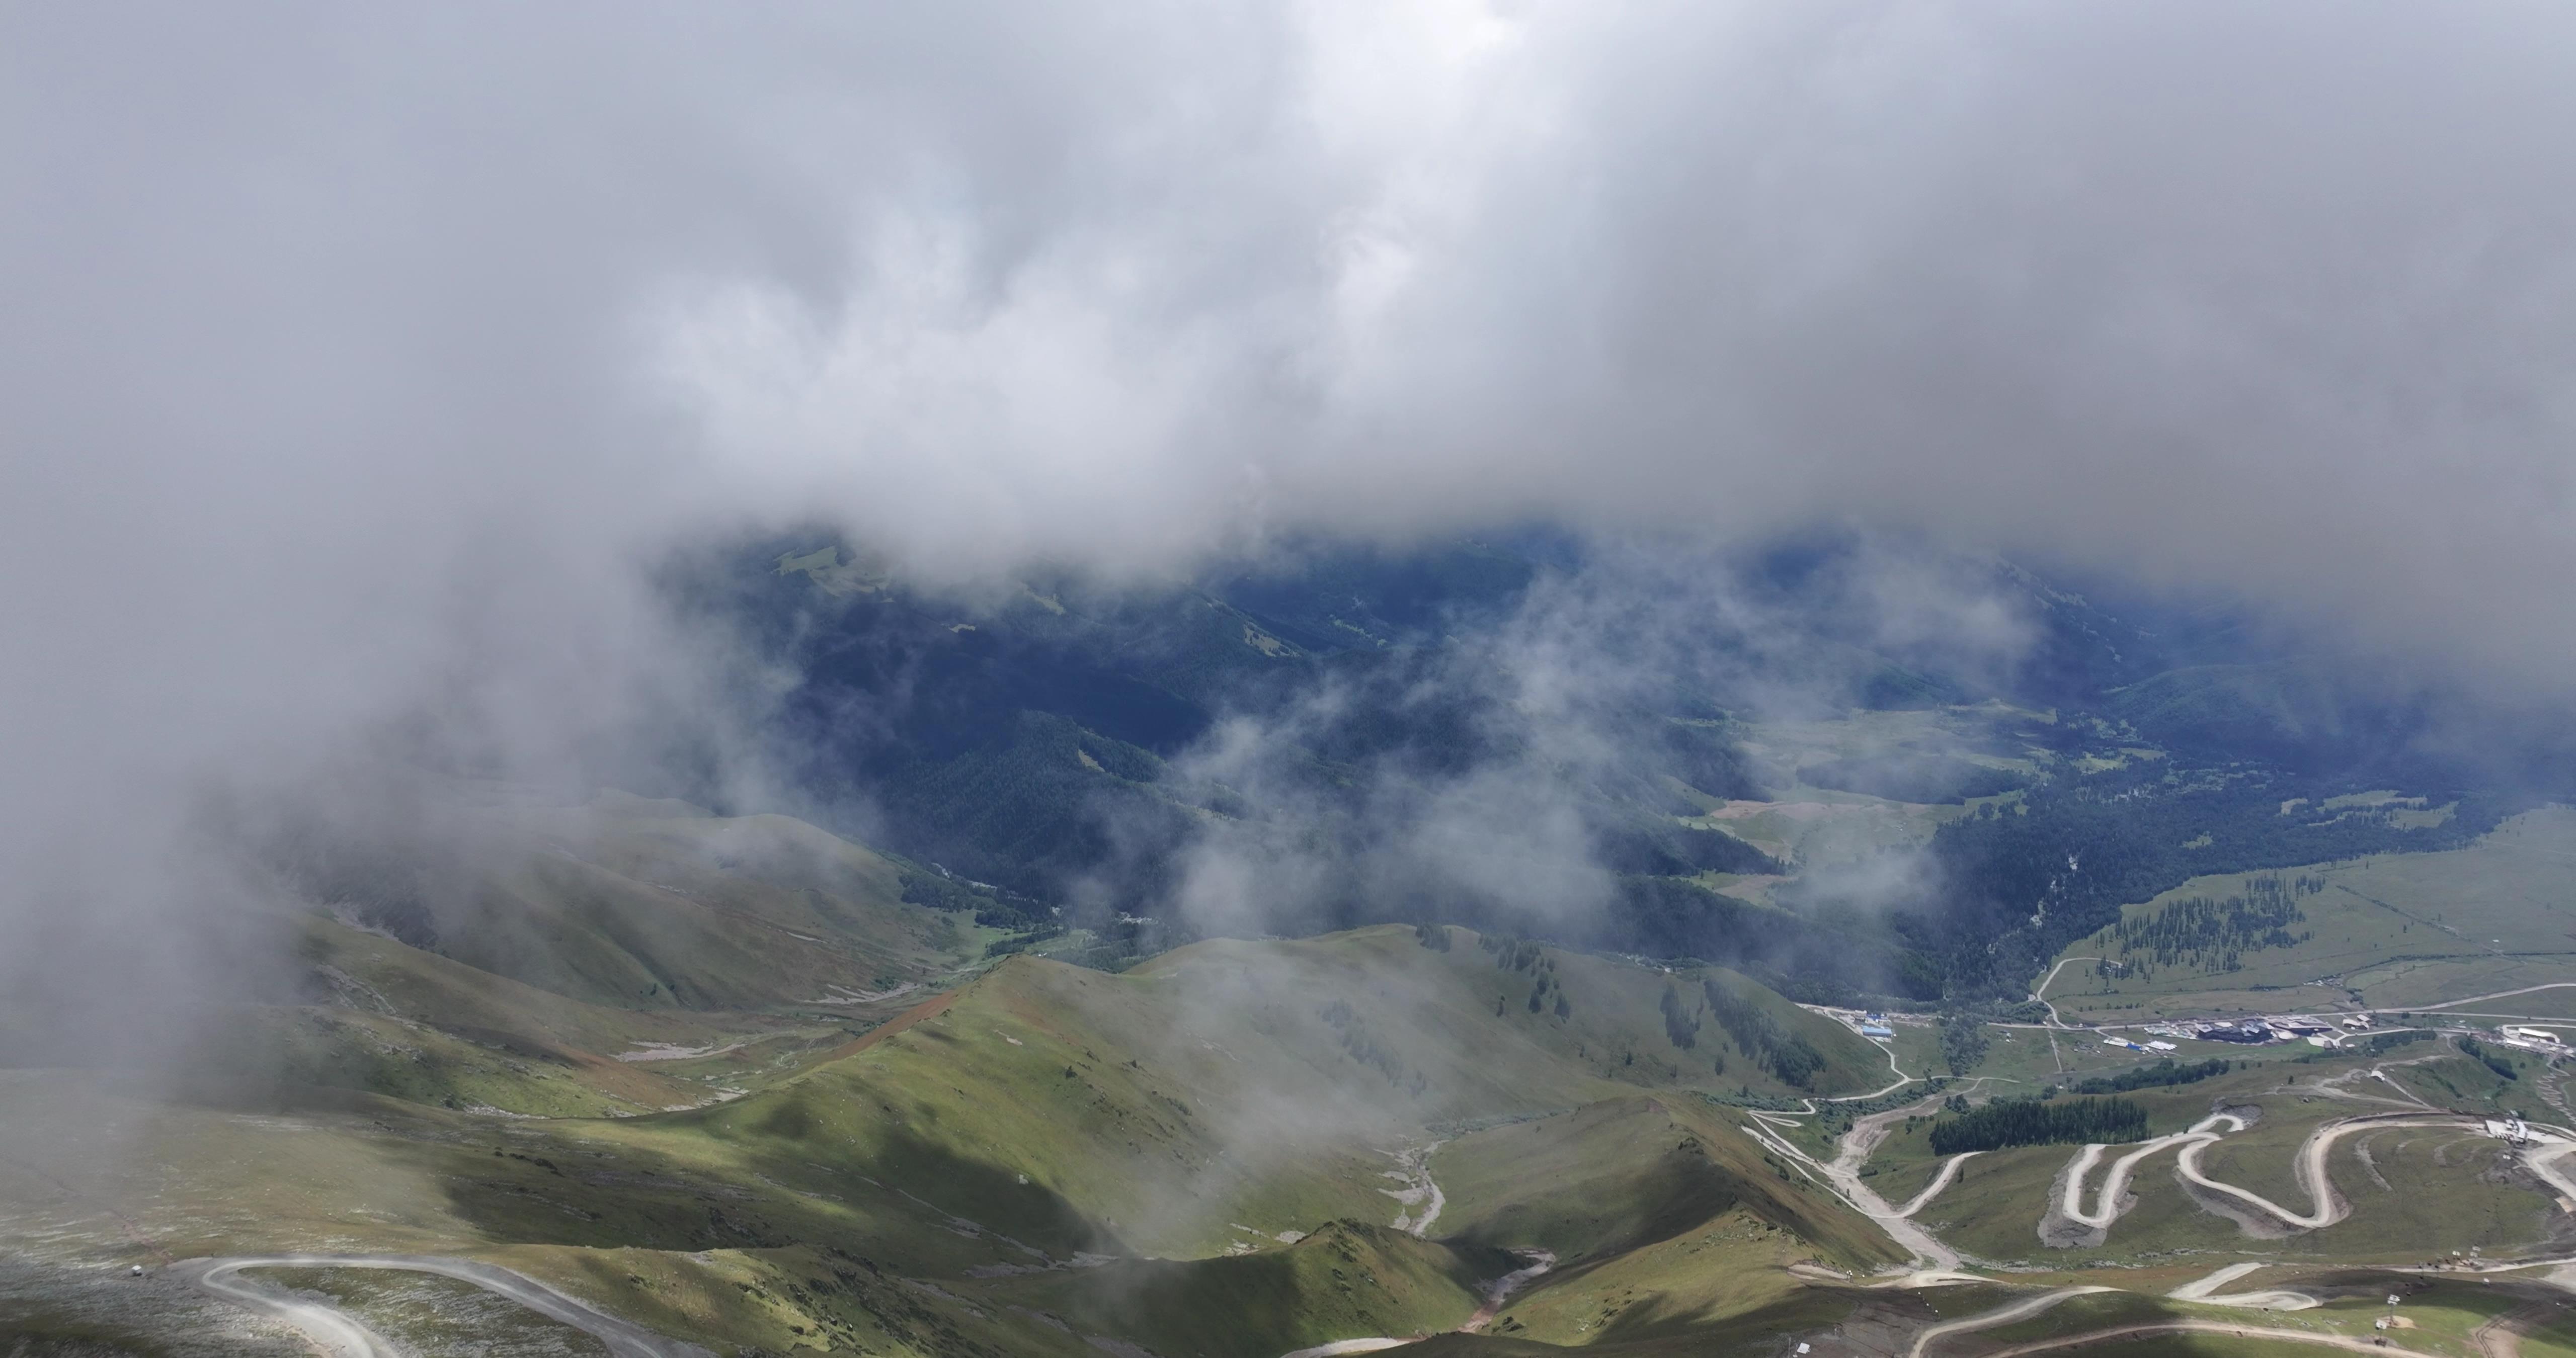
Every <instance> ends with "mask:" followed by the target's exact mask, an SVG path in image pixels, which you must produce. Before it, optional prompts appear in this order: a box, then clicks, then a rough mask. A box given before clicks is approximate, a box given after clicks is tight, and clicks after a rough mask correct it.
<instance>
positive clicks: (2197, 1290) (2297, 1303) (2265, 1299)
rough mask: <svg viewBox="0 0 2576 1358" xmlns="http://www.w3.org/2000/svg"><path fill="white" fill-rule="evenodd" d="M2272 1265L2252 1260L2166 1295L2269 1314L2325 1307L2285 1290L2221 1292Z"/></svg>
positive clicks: (2305, 1296) (2310, 1298)
mask: <svg viewBox="0 0 2576 1358" xmlns="http://www.w3.org/2000/svg"><path fill="white" fill-rule="evenodd" d="M2271 1264H2272V1261H2270V1260H2268V1259H2249V1260H2247V1261H2245V1262H2244V1263H2241V1264H2229V1265H2228V1266H2227V1267H2225V1268H2222V1269H2220V1270H2218V1271H2217V1272H2216V1273H2212V1274H2210V1275H2209V1276H2208V1277H2206V1278H2202V1279H2199V1280H2198V1281H2195V1282H2188V1283H2184V1284H2183V1285H2182V1286H2180V1287H2177V1288H2175V1289H2174V1290H2172V1291H2171V1292H2167V1293H2166V1294H2165V1295H2166V1296H2167V1297H2169V1298H2171V1299H2172V1300H2174V1301H2196V1302H2199V1303H2200V1304H2201V1305H2203V1306H2245V1307H2261V1308H2262V1309H2264V1310H2266V1311H2305V1310H2309V1309H2311V1308H2313V1307H2318V1306H2323V1305H2324V1304H2325V1303H2324V1302H2321V1301H2319V1300H2317V1299H2316V1298H2314V1297H2311V1296H2309V1295H2308V1294H2307V1293H2305V1292H2292V1291H2288V1290H2286V1289H2283V1288H2261V1289H2257V1290H2255V1291H2252V1292H2221V1291H2219V1290H2218V1289H2220V1288H2222V1287H2225V1286H2226V1285H2228V1284H2229V1283H2232V1282H2234V1281H2236V1280H2237V1279H2239V1278H2242V1277H2244V1276H2245V1275H2246V1274H2248V1273H2254V1272H2258V1271H2260V1270H2262V1269H2265V1268H2269V1267H2271Z"/></svg>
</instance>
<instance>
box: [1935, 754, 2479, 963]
mask: <svg viewBox="0 0 2576 1358" xmlns="http://www.w3.org/2000/svg"><path fill="white" fill-rule="evenodd" d="M2344 790H2346V789H2345V788H2344V787H2343V786H2342V785H2340V784H2322V783H2319V782H2316V781H2312V780H2310V779H2306V778H2301V777H2297V776H2293V775H2290V774H2287V773H2283V772H2280V771H2277V770H2263V769H2232V770H2218V769H2200V770H2191V769H2178V768H2166V767H2163V766H2162V765H2160V764H2157V763H2149V762H2145V761H2141V762H2140V763H2138V764H2134V765H2131V766H2129V767H2127V768H2123V769H2115V770H2108V771H2105V772H2103V773H2099V774H2094V775H2089V776H2085V777H2080V778H2074V777H2068V778H2059V779H2057V780H2055V781H2052V782H2047V783H2042V784H2039V785H2036V786H2034V787H2032V788H2031V789H2029V791H2028V792H2027V793H2026V794H2025V795H2024V797H2023V799H2022V801H2021V803H2020V804H2019V806H2018V807H2016V808H2014V809H2012V810H2009V811H2004V812H2000V813H1998V812H1996V811H1995V810H1993V809H1992V808H1987V809H1985V810H1983V811H1981V813H1980V814H1978V815H1975V816H1963V817H1960V818H1959V819H1957V820H1953V821H1950V822H1948V823H1946V824H1944V825H1942V826H1941V828H1940V829H1939V830H1937V831H1935V832H1934V834H1933V837H1932V844H1931V849H1930V852H1931V855H1932V857H1933V858H1934V859H1935V860H1936V861H1937V863H1938V864H1939V867H1940V872H1939V873H1938V874H1937V878H1938V880H1939V881H1941V882H1942V883H1943V884H1944V886H1943V889H1942V891H1941V893H1940V894H1939V895H1938V896H1937V897H1933V898H1928V899H1926V900H1925V901H1924V903H1923V904H1922V905H1921V906H1919V907H1916V908H1913V909H1909V910H1906V911H1904V912H1902V914H1901V915H1900V916H1899V918H1898V919H1897V921H1896V926H1897V928H1898V930H1899V931H1900V933H1901V934H1902V935H1903V937H1904V941H1905V942H1906V943H1907V944H1908V945H1909V946H1911V947H1913V948H1915V949H1918V950H1920V951H1921V952H1922V953H1923V954H1925V955H1926V956H1927V957H1929V958H1931V959H1933V960H1934V961H1935V963H1936V964H1937V966H1938V969H1939V972H1940V976H1941V985H1942V990H1943V993H1944V994H1946V995H1948V996H1950V997H1952V998H1954V999H1955V998H1966V997H1976V996H1993V997H1998V998H2009V999H2019V998H2021V996H2022V995H2023V994H2025V993H2027V992H2028V990H2029V988H2030V980H2031V978H2032V977H2034V976H2036V975H2038V974H2039V972H2040V971H2041V970H2043V969H2044V968H2046V967H2047V965H2048V959H2050V958H2052V957H2054V956H2056V955H2057V954H2058V953H2060V952H2062V951H2064V950H2065V948H2066V947H2067V945H2068V944H2071V943H2073V942H2075V941H2076V940H2078V939H2081V938H2085V937H2088V936H2090V935H2092V934H2094V933H2095V932H2097V931H2099V930H2101V929H2102V928H2104V927H2105V926H2108V925H2112V924H2116V923H2118V922H2119V918H2120V906H2121V904H2122V903H2123V902H2127V901H2143V900H2150V899H2153V898H2154V897H2156V896H2158V895H2160V894H2162V893H2164V892H2166V891H2170V890H2172V889H2173V888H2175V887H2178V886H2180V885H2182V884H2183V883H2184V882H2185V881H2187V880H2189V879H2190V878H2192V877H2194V876H2198V875H2201V874H2205V873H2219V872H2245V871H2251V870H2256V869H2266V868H2287V867H2293V866H2296V865H2299V864H2303V863H2325V862H2333V861H2336V860H2340V859H2348V858H2356V857H2359V856H2361V855H2364V854H2371V853H2387V852H2408V853H2421V852H2427V851H2431V850H2436V849H2452V848H2458V847H2460V846H2461V845H2463V844H2466V843H2468V842H2469V841H2470V840H2473V839H2475V838H2476V837H2478V836H2479V835H2482V834H2485V833H2486V832H2487V831H2489V830H2491V829H2493V828H2495V826H2496V824H2497V822H2499V821H2500V820H2502V819H2503V818H2504V817H2505V816H2507V815H2510V814H2512V813H2513V812H2515V811H2518V810H2521V809H2523V807H2524V805H2525V801H2524V800H2523V799H2521V798H2519V797H2509V796H2498V795H2487V794H2481V793H2475V792H2470V793H2463V794H2461V795H2460V796H2459V798H2458V805H2457V810H2456V811H2455V813H2454V814H2453V815H2452V817H2451V818H2450V819H2449V820H2447V821H2444V822H2443V823H2441V824H2440V825H2436V826H2426V827H2420V828H2410V827H2407V826H2401V825H2398V824H2396V823H2395V822H2393V821H2391V820H2390V819H2389V817H2388V816H2387V815H2385V814H2380V813H2376V812H2373V813H2367V814H2358V813H2357V814H2352V815H2346V816H2342V817H2338V818H2337V819H2335V820H2332V821H2327V822H2322V823H2315V824H2311V823H2307V822H2304V821H2301V820H2299V819H2298V818H2296V817H2291V816H2283V815H2281V814H2280V807H2281V803H2282V802H2283V801H2284V800H2286V799H2288V798H2291V797H2295V796H2299V795H2302V794H2306V795H2312V796H2319V797H2323V796H2331V795H2334V794H2335V793H2336V792H2340V791H2344ZM2186 844H2192V845H2194V847H2191V848H2185V847H2184V845H2186Z"/></svg>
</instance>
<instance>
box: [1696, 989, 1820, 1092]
mask: <svg viewBox="0 0 2576 1358" xmlns="http://www.w3.org/2000/svg"><path fill="white" fill-rule="evenodd" d="M1700 990H1701V992H1702V994H1703V996H1704V997H1705V998H1706V999H1707V1001H1708V1014H1709V1017H1711V1018H1713V1019H1716V1020H1717V1026H1719V1027H1721V1028H1724V1029H1725V1030H1726V1035H1727V1036H1728V1037H1730V1038H1733V1039H1734V1040H1735V1049H1736V1050H1737V1051H1740V1052H1742V1053H1744V1054H1745V1055H1746V1056H1748V1057H1750V1058H1752V1060H1753V1063H1754V1064H1755V1065H1758V1066H1760V1067H1762V1068H1763V1069H1764V1070H1767V1071H1769V1072H1771V1074H1772V1076H1773V1077H1774V1078H1776V1079H1778V1080H1779V1081H1780V1082H1781V1083H1782V1084H1786V1085H1792V1086H1795V1087H1796V1088H1799V1089H1804V1088H1806V1087H1807V1086H1808V1085H1811V1084H1813V1083H1815V1079H1816V1073H1817V1072H1818V1071H1821V1070H1823V1069H1824V1068H1825V1054H1824V1053H1823V1052H1820V1051H1817V1050H1816V1044H1814V1043H1812V1042H1809V1041H1808V1040H1807V1035H1806V1034H1804V1033H1793V1032H1791V1031H1789V1029H1788V1027H1787V1026H1786V1025H1784V1024H1782V1023H1781V1022H1780V1020H1779V1019H1778V1018H1777V1017H1775V1016H1773V1014H1772V1013H1771V1011H1769V1010H1767V1009H1764V1008H1763V1007H1762V1006H1761V1005H1760V1004H1759V1003H1757V1002H1755V1001H1753V1000H1750V999H1747V998H1745V997H1744V996H1742V995H1740V994H1737V993H1736V991H1735V988H1734V987H1733V986H1730V985H1728V984H1726V983H1725V982H1723V981H1721V980H1719V979H1718V978H1716V977H1714V976H1706V977H1702V978H1701V980H1700ZM1666 993H1667V994H1671V993H1672V992H1669V991H1667V992H1666ZM1676 1000H1678V997H1676Z"/></svg>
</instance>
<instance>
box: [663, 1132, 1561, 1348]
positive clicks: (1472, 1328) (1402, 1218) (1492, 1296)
mask: <svg viewBox="0 0 2576 1358" xmlns="http://www.w3.org/2000/svg"><path fill="white" fill-rule="evenodd" d="M1447 1144H1448V1143H1447V1142H1445V1141H1434V1142H1432V1143H1431V1144H1430V1145H1427V1146H1424V1147H1421V1148H1420V1149H1418V1150H1408V1151H1404V1152H1400V1153H1399V1154H1398V1157H1397V1158H1398V1160H1399V1162H1400V1163H1402V1164H1403V1166H1404V1168H1405V1178H1406V1180H1407V1181H1408V1182H1410V1183H1412V1184H1413V1185H1414V1187H1413V1188H1410V1189H1407V1190H1406V1191H1405V1193H1402V1194H1399V1193H1395V1192H1392V1191H1390V1190H1388V1189H1379V1190H1378V1191H1379V1192H1381V1193H1386V1194H1387V1195H1388V1196H1390V1197H1394V1198H1397V1199H1398V1200H1399V1201H1402V1202H1404V1203H1405V1204H1406V1205H1407V1206H1408V1207H1410V1206H1411V1205H1412V1203H1413V1202H1414V1201H1415V1198H1414V1197H1412V1196H1408V1195H1409V1194H1416V1193H1427V1195H1428V1197H1429V1199H1430V1203H1431V1206H1430V1207H1429V1208H1428V1209H1426V1210H1425V1211H1424V1212H1423V1214H1422V1218H1421V1220H1419V1221H1413V1222H1410V1223H1409V1224H1408V1220H1407V1218H1408V1216H1409V1215H1410V1214H1409V1213H1406V1214H1399V1215H1398V1216H1397V1217H1396V1219H1395V1227H1396V1229H1397V1230H1400V1231H1410V1232H1411V1233H1413V1234H1414V1235H1417V1236H1419V1235H1421V1234H1422V1232H1423V1230H1424V1229H1425V1228H1427V1227H1428V1226H1430V1225H1431V1223H1432V1221H1433V1220H1434V1219H1436V1218H1438V1217H1439V1215H1440V1207H1441V1204H1443V1203H1445V1202H1447V1201H1448V1199H1447V1198H1446V1197H1445V1196H1444V1195H1443V1194H1442V1193H1441V1192H1440V1184H1439V1183H1438V1181H1436V1180H1434V1179H1433V1178H1432V1177H1431V1153H1432V1152H1433V1151H1436V1150H1438V1149H1440V1148H1441V1147H1442V1146H1445V1145H1447ZM1512 1253H1513V1254H1515V1255H1517V1256H1519V1258H1520V1260H1521V1266H1520V1267H1519V1268H1516V1269H1513V1270H1512V1271H1511V1272H1509V1273H1506V1274H1504V1275H1503V1276H1501V1277H1499V1278H1496V1279H1495V1280H1493V1281H1492V1282H1490V1283H1487V1284H1486V1285H1485V1299H1484V1300H1483V1301H1482V1302H1480V1303H1478V1304H1477V1307H1476V1310H1475V1312H1474V1314H1472V1315H1470V1316H1468V1317H1467V1318H1466V1319H1465V1320H1464V1321H1461V1322H1460V1323H1459V1325H1458V1327H1457V1328H1456V1329H1454V1330H1450V1331H1448V1333H1450V1334H1477V1333H1481V1332H1482V1331H1483V1330H1484V1328H1485V1327H1486V1326H1488V1325H1491V1324H1493V1323H1494V1317H1496V1316H1498V1315H1501V1314H1502V1313H1503V1304H1504V1303H1506V1302H1508V1301H1510V1300H1511V1299H1512V1297H1513V1295H1514V1294H1515V1293H1518V1292H1519V1291H1520V1290H1521V1289H1522V1288H1524V1287H1527V1286H1529V1285H1530V1283H1531V1282H1532V1281H1534V1280H1536V1279H1537V1278H1538V1277H1540V1276H1541V1275H1542V1274H1545V1273H1546V1272H1548V1271H1549V1270H1550V1269H1553V1268H1555V1267H1556V1253H1555V1251H1553V1250H1542V1249H1516V1250H1513V1251H1512ZM1428 1337H1429V1336H1427V1335H1415V1336H1413V1337H1412V1338H1409V1339H1398V1338H1396V1337H1394V1336H1393V1335H1383V1334H1373V1335H1364V1336H1362V1337H1360V1338H1357V1339H1336V1340H1334V1341H1333V1342H1331V1343H1329V1344H1317V1345H1315V1346H1314V1347H1312V1348H1303V1349H1294V1350H1291V1351H1290V1352H1287V1353H1284V1354H1281V1355H1280V1356H1279V1358H1342V1355H1344V1354H1352V1353H1376V1352H1378V1351H1380V1350H1382V1349H1392V1348H1401V1347H1403V1346H1404V1345H1406V1344H1418V1343H1420V1342H1422V1340H1424V1339H1426V1338H1428ZM621 1358H622V1355H621Z"/></svg>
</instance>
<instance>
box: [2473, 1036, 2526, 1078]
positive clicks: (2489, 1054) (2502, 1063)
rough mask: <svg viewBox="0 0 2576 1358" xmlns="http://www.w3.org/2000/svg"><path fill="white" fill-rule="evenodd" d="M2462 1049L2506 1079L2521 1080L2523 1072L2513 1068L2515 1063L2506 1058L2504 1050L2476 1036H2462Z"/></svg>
mask: <svg viewBox="0 0 2576 1358" xmlns="http://www.w3.org/2000/svg"><path fill="white" fill-rule="evenodd" d="M2460 1050H2461V1051H2463V1052H2466V1053H2468V1054H2469V1055H2470V1056H2472V1057H2475V1058H2476V1059H2477V1061H2478V1064H2480V1065H2482V1066H2485V1067H2486V1068H2487V1069H2489V1070H2491V1071H2494V1072H2495V1073H2496V1074H2498V1075H2501V1076H2503V1077H2504V1078H2505V1079H2508V1080H2519V1079H2521V1078H2522V1072H2521V1071H2518V1070H2515V1069H2514V1068H2513V1063H2512V1062H2511V1061H2508V1060H2506V1059H2504V1054H2503V1053H2502V1052H2499V1051H2497V1050H2495V1049H2494V1048H2493V1047H2490V1046H2488V1045H2487V1044H2485V1043H2483V1042H2480V1041H2478V1040H2477V1039H2476V1038H2474V1037H2464V1038H2461V1039H2460Z"/></svg>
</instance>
